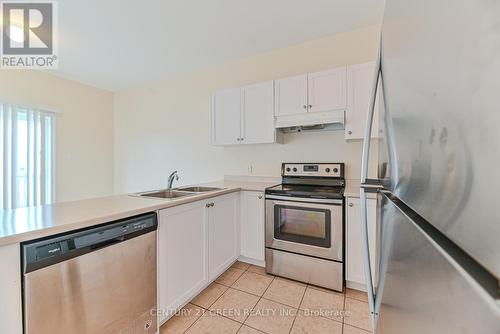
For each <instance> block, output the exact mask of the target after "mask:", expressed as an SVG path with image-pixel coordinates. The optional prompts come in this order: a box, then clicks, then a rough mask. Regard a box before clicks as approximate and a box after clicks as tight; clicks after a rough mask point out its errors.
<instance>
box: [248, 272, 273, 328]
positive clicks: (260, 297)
mask: <svg viewBox="0 0 500 334" xmlns="http://www.w3.org/2000/svg"><path fill="white" fill-rule="evenodd" d="M248 268H250V267H248ZM247 271H248V269H247ZM250 272H251V271H250ZM255 274H257V273H255ZM261 276H264V275H261ZM275 278H276V276H273V279H272V280H271V282H269V285H268V286H267V287H266V289H265V290H264V292H263V293H262V296H264V294H265V293H266V291H267V290H268V289H269V287H270V286H271V284H272V283H273V281H274V279H275ZM262 296H259V300H258V301H257V303H256V304H255V306H257V305H258V304H259V303H260V301H261V300H262ZM264 299H265V298H264ZM255 306H254V309H255ZM252 311H253V309H252ZM250 316H251V314H250V315H248V317H247V318H246V319H245V322H246V321H247V320H248V318H250ZM245 325H246V324H245ZM247 326H248V325H247ZM249 327H251V326H249ZM251 328H253V327H251ZM254 329H257V328H254ZM257 330H259V331H261V332H263V333H266V334H267V333H268V332H264V331H262V330H260V329H257Z"/></svg>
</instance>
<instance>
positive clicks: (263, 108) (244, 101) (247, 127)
mask: <svg viewBox="0 0 500 334" xmlns="http://www.w3.org/2000/svg"><path fill="white" fill-rule="evenodd" d="M241 109H242V110H241V111H242V112H241V115H242V117H241V129H242V133H241V138H242V139H241V142H242V143H243V144H262V143H274V142H275V135H276V130H275V127H274V82H273V81H267V82H263V83H259V84H256V85H250V86H246V87H243V88H241Z"/></svg>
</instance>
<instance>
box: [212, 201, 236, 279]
mask: <svg viewBox="0 0 500 334" xmlns="http://www.w3.org/2000/svg"><path fill="white" fill-rule="evenodd" d="M208 202H209V203H211V204H213V205H210V207H209V209H208V210H207V211H208V221H209V238H208V240H209V277H210V280H213V279H215V278H217V277H218V276H219V275H220V274H222V273H223V272H224V271H225V270H226V269H227V268H228V267H229V266H230V265H231V264H232V263H233V262H234V261H235V260H236V259H237V258H238V255H239V250H240V245H239V237H240V229H239V194H229V195H224V196H220V197H216V198H213V199H210V200H208Z"/></svg>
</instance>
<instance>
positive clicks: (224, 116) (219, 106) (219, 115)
mask: <svg viewBox="0 0 500 334" xmlns="http://www.w3.org/2000/svg"><path fill="white" fill-rule="evenodd" d="M212 103H213V105H212V143H213V144H214V145H232V144H239V143H240V140H239V139H240V137H241V131H240V130H241V129H240V125H241V119H240V114H241V102H240V89H239V88H235V89H228V90H223V91H220V92H217V93H215V94H214V96H213V101H212Z"/></svg>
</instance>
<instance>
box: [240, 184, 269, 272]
mask: <svg viewBox="0 0 500 334" xmlns="http://www.w3.org/2000/svg"><path fill="white" fill-rule="evenodd" d="M240 211H241V215H240V222H241V256H242V257H243V258H244V259H245V260H247V261H248V262H253V263H255V264H260V265H263V264H264V247H265V245H264V238H265V236H264V233H265V232H264V193H262V192H260V191H242V192H241V210H240Z"/></svg>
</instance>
